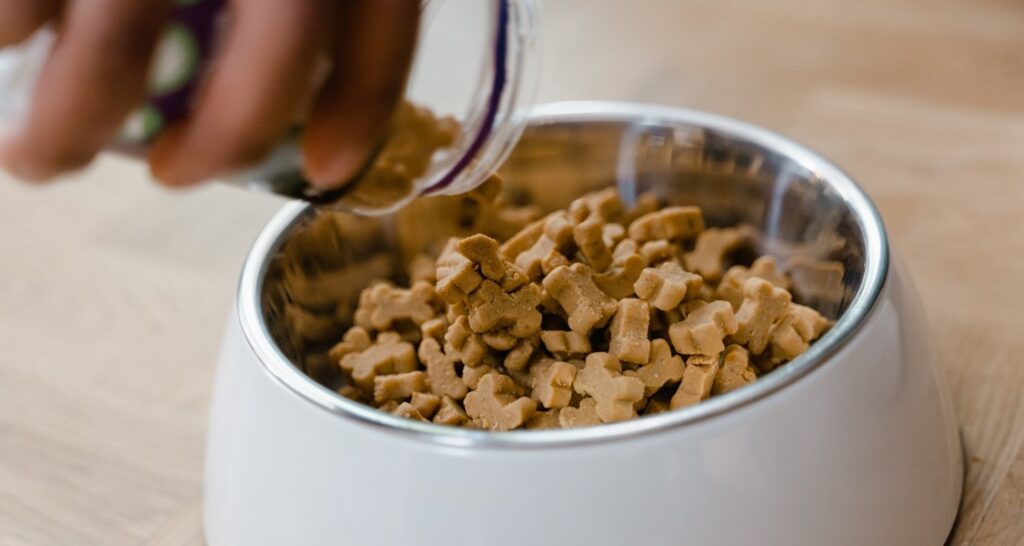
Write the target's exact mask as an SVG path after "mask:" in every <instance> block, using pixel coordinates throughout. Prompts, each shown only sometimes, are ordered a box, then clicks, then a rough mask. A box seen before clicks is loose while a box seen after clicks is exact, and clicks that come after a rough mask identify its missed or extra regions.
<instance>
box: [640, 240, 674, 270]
mask: <svg viewBox="0 0 1024 546" xmlns="http://www.w3.org/2000/svg"><path fill="white" fill-rule="evenodd" d="M681 254H682V248H681V247H680V246H679V245H677V244H674V243H671V242H669V241H666V240H665V239H658V240H656V241H647V242H646V243H644V244H643V246H641V247H640V255H641V256H643V257H644V259H645V260H647V263H648V264H649V265H654V264H657V263H658V262H662V261H664V260H678V259H679V258H680V255H681Z"/></svg>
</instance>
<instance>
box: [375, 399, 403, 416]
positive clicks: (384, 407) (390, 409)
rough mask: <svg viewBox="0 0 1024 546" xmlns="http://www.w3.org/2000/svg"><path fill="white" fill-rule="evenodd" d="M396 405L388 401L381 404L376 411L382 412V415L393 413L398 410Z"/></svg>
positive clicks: (396, 403)
mask: <svg viewBox="0 0 1024 546" xmlns="http://www.w3.org/2000/svg"><path fill="white" fill-rule="evenodd" d="M398 405H399V404H398V402H395V401H394V400H388V401H387V402H384V403H383V404H381V405H379V406H377V409H379V410H380V411H383V412H384V413H395V410H397V409H398Z"/></svg>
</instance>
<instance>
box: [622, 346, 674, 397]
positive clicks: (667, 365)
mask: <svg viewBox="0 0 1024 546" xmlns="http://www.w3.org/2000/svg"><path fill="white" fill-rule="evenodd" d="M684 369H686V364H685V363H683V358H682V357H680V356H676V355H673V354H672V348H671V347H669V345H668V342H667V341H665V340H664V339H655V340H651V358H650V361H649V362H648V363H647V364H646V365H644V366H641V367H640V369H638V370H626V371H625V372H622V373H623V375H626V376H630V377H635V378H637V379H639V380H640V381H642V382H643V384H644V394H645V395H646V396H651V395H652V394H654V393H656V392H658V389H660V388H662V387H664V386H665V385H668V384H670V383H678V382H679V381H680V380H681V379H682V378H683V370H684Z"/></svg>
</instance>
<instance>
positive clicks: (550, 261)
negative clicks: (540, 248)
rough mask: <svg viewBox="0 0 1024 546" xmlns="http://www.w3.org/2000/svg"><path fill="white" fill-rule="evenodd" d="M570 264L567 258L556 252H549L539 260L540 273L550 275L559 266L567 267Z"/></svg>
mask: <svg viewBox="0 0 1024 546" xmlns="http://www.w3.org/2000/svg"><path fill="white" fill-rule="evenodd" d="M570 263H571V262H570V261H569V258H567V257H566V256H565V254H562V253H561V252H559V251H557V250H551V252H548V253H547V255H545V256H544V257H543V258H541V260H540V271H541V273H542V274H544V275H547V274H548V273H551V272H552V271H554V270H555V269H557V268H558V267H559V266H563V265H569V264H570Z"/></svg>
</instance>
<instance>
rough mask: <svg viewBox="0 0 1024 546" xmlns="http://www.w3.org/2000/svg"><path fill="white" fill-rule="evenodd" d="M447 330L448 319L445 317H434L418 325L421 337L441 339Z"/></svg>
mask: <svg viewBox="0 0 1024 546" xmlns="http://www.w3.org/2000/svg"><path fill="white" fill-rule="evenodd" d="M447 330H448V320H447V319H446V318H445V317H435V318H432V319H430V320H428V321H427V322H424V323H423V324H421V325H420V335H421V336H422V337H423V339H427V338H434V339H436V340H438V341H441V340H443V339H444V334H445V332H446V331H447Z"/></svg>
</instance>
